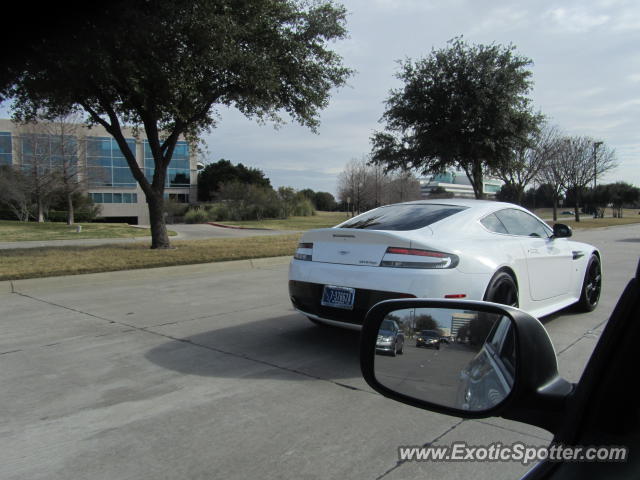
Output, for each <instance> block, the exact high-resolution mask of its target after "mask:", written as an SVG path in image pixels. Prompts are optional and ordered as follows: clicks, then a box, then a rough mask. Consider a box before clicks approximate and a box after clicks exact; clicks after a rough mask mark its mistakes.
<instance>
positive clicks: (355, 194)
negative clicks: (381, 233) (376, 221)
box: [338, 157, 421, 215]
mask: <svg viewBox="0 0 640 480" xmlns="http://www.w3.org/2000/svg"><path fill="white" fill-rule="evenodd" d="M338 197H339V198H340V201H341V202H343V203H348V204H350V205H351V207H352V209H351V211H352V214H354V215H355V214H359V213H361V212H363V211H366V210H370V209H372V208H376V207H379V206H381V205H387V204H389V203H398V202H407V201H410V200H418V199H420V198H421V192H420V182H419V181H418V179H417V178H416V177H415V176H414V175H413V174H412V173H411V172H409V171H407V170H400V171H396V172H385V171H384V168H382V167H381V166H380V165H376V164H371V163H370V162H368V161H367V158H366V157H363V158H361V159H360V160H355V159H354V160H351V162H349V163H348V164H347V166H346V167H345V169H344V171H343V172H342V173H341V174H340V176H339V177H338Z"/></svg>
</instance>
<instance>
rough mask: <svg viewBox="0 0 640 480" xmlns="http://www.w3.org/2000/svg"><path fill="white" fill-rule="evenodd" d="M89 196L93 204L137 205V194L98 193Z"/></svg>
mask: <svg viewBox="0 0 640 480" xmlns="http://www.w3.org/2000/svg"><path fill="white" fill-rule="evenodd" d="M89 196H90V197H91V199H92V200H93V203H138V194H137V193H127V192H123V193H99V192H93V193H90V194H89Z"/></svg>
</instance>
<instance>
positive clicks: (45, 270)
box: [0, 234, 300, 280]
mask: <svg viewBox="0 0 640 480" xmlns="http://www.w3.org/2000/svg"><path fill="white" fill-rule="evenodd" d="M299 238H300V235H299V234H292V235H271V236H260V237H246V238H220V239H210V240H191V241H176V242H173V246H174V247H175V248H173V249H171V250H151V249H150V248H149V247H148V246H147V245H142V244H138V243H132V244H126V245H124V244H123V245H103V246H96V247H49V248H29V249H15V250H2V251H1V252H0V255H1V256H2V261H1V262H0V280H18V279H22V278H38V277H53V276H58V275H76V274H81V273H96V272H111V271H116V270H133V269H138V268H152V267H167V266H172V265H189V264H194V263H209V262H221V261H225V260H242V259H247V258H264V257H279V256H284V255H293V252H294V251H295V248H296V245H297V243H298V240H299Z"/></svg>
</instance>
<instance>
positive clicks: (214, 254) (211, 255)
mask: <svg viewBox="0 0 640 480" xmlns="http://www.w3.org/2000/svg"><path fill="white" fill-rule="evenodd" d="M625 215H628V216H627V217H623V218H598V219H594V218H591V217H590V216H583V217H582V221H581V222H580V223H576V222H574V221H571V220H570V218H569V217H568V216H564V217H559V218H558V220H559V221H560V222H563V223H568V224H569V225H571V227H572V228H574V229H582V228H599V227H610V226H615V225H627V224H630V223H638V222H640V215H638V214H637V212H635V214H632V213H631V212H625ZM346 218H348V217H347V214H345V213H335V212H318V214H317V215H314V216H312V217H292V218H289V219H287V220H264V221H262V222H233V223H234V224H236V225H242V226H247V227H254V228H271V229H278V230H308V229H312V228H322V227H330V226H333V225H336V224H338V223H340V222H341V221H343V220H345V219H346ZM547 218H548V217H547ZM571 218H572V217H571ZM7 223H8V224H10V225H8V226H7V227H5V225H6V224H7ZM16 223H17V222H0V241H2V239H3V238H6V236H5V237H3V233H4V231H5V230H4V229H5V228H8V227H10V226H12V225H15V224H16ZM48 226H53V227H57V228H61V229H62V230H63V231H64V230H68V229H69V227H67V226H66V225H60V224H45V225H42V226H40V225H36V224H33V225H29V227H36V228H38V227H48ZM91 227H96V228H97V229H98V230H99V229H100V228H105V227H106V228H105V230H106V232H102V235H103V237H102V238H105V237H106V236H107V235H109V236H111V237H114V232H115V231H118V229H120V231H121V236H132V235H133V234H135V233H137V234H138V235H146V234H148V233H147V232H146V231H145V230H141V229H135V228H132V227H128V226H126V225H114V224H111V225H109V224H87V229H90V228H91ZM109 227H110V228H109ZM84 230H85V227H84V224H83V233H84ZM131 230H134V231H135V232H133V233H132V232H131ZM43 231H44V230H43ZM107 232H109V233H107ZM63 234H64V232H62V233H61V235H63ZM42 235H43V234H42V233H40V236H37V237H36V238H29V239H30V240H31V239H35V240H42V239H44V237H43V236H42ZM68 235H70V236H66V237H48V238H82V237H80V235H83V234H75V233H71V234H68ZM88 235H91V233H89V232H88ZM301 235H302V234H301V233H295V234H289V235H268V236H267V235H265V236H257V237H246V238H216V239H209V240H190V241H175V242H172V245H173V246H174V247H175V248H174V249H172V250H151V249H150V248H149V245H147V244H146V243H130V244H118V245H103V246H91V247H89V246H83V247H47V248H33V249H31V248H29V249H11V250H2V251H0V256H1V257H2V261H0V280H18V279H22V278H37V277H52V276H58V275H75V274H81V273H96V272H110V271H117V270H132V269H138V268H152V267H167V266H173V265H189V264H196V263H210V262H220V261H226V260H243V259H248V258H265V257H278V256H285V255H293V252H294V251H295V248H296V245H297V243H298V241H299V239H300V236H301ZM84 238H100V237H96V236H95V234H94V235H93V236H86V237H84ZM5 241H8V240H5Z"/></svg>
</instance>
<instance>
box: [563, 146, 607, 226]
mask: <svg viewBox="0 0 640 480" xmlns="http://www.w3.org/2000/svg"><path fill="white" fill-rule="evenodd" d="M559 147H560V149H559V155H558V158H559V162H558V168H559V171H560V177H561V179H562V186H563V187H564V188H565V189H566V190H569V189H571V190H573V191H574V192H575V205H574V214H575V218H576V222H579V221H580V203H581V195H582V192H583V190H584V189H585V188H586V186H587V185H589V184H590V183H591V182H593V180H594V179H595V178H601V177H602V175H604V174H605V173H607V172H609V171H610V170H612V169H614V168H615V167H617V165H618V164H617V161H616V156H615V151H614V150H612V149H611V148H609V147H608V146H607V145H606V144H604V143H603V142H596V141H594V140H593V138H590V137H568V138H564V139H562V141H561V142H560V143H559Z"/></svg>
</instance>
